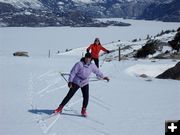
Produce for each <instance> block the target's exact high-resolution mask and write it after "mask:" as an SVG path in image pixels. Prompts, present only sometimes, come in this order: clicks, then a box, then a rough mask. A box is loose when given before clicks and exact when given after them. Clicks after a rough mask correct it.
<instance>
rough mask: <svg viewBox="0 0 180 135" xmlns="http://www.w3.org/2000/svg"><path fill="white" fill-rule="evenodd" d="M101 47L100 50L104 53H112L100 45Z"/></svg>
mask: <svg viewBox="0 0 180 135" xmlns="http://www.w3.org/2000/svg"><path fill="white" fill-rule="evenodd" d="M100 46H101V47H100V49H101V50H102V51H104V52H107V53H110V51H109V50H107V49H106V48H104V47H103V46H102V45H100Z"/></svg>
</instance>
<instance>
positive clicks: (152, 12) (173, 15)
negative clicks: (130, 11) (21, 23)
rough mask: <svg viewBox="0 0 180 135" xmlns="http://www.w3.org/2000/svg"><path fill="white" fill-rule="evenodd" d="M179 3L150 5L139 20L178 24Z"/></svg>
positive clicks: (179, 18) (176, 1)
mask: <svg viewBox="0 0 180 135" xmlns="http://www.w3.org/2000/svg"><path fill="white" fill-rule="evenodd" d="M179 5H180V1H179V0H174V1H172V2H166V3H158V4H155V3H153V4H150V5H149V6H148V7H147V8H146V9H145V10H144V11H143V14H142V15H141V16H140V18H143V19H144V18H145V19H149V20H163V21H174V22H175V21H176V22H180V6H179Z"/></svg>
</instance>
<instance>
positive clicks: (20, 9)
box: [0, 0, 179, 26]
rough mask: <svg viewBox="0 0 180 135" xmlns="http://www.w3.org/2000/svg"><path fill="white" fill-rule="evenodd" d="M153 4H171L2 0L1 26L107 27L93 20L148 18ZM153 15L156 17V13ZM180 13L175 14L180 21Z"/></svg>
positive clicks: (133, 0) (138, 0) (123, 0)
mask: <svg viewBox="0 0 180 135" xmlns="http://www.w3.org/2000/svg"><path fill="white" fill-rule="evenodd" d="M152 3H153V4H155V5H159V4H162V3H166V4H168V3H171V0H165V1H162V0H158V1H154V0H150V1H149V0H114V1H112V0H68V1H67V0H51V1H49V0H33V1H28V0H0V7H1V8H0V22H1V26H104V24H101V23H98V24H97V22H96V21H94V20H93V18H104V17H105V18H109V17H121V18H141V19H143V18H147V17H146V15H148V13H147V14H146V11H148V9H146V8H148V7H149V6H150V5H151V4H152ZM170 12H173V11H170ZM152 13H153V14H154V15H156V11H153V12H152ZM177 13H178V12H175V13H173V14H175V15H176V16H177V17H179V15H178V14H177ZM169 14H170V13H168V14H167V15H166V16H168V15H169ZM166 18H167V17H166ZM147 19H148V18H147ZM155 19H159V20H162V18H158V17H156V18H155ZM163 20H164V21H178V19H176V18H175V19H172V20H171V18H168V19H164V18H163ZM106 25H114V24H105V26H106ZM125 25H126V24H125Z"/></svg>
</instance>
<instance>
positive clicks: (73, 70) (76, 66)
mask: <svg viewBox="0 0 180 135" xmlns="http://www.w3.org/2000/svg"><path fill="white" fill-rule="evenodd" d="M79 66H80V65H79V62H78V63H76V64H75V65H74V67H73V68H72V69H71V72H70V75H69V79H68V81H69V82H73V79H74V77H75V75H76V74H77V72H78V70H79Z"/></svg>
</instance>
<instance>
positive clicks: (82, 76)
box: [68, 59, 104, 87]
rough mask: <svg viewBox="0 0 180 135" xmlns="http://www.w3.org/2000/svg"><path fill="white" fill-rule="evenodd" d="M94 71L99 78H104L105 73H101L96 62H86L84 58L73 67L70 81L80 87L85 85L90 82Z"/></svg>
mask: <svg viewBox="0 0 180 135" xmlns="http://www.w3.org/2000/svg"><path fill="white" fill-rule="evenodd" d="M92 72H93V73H94V74H96V76H97V77H98V78H104V75H103V73H101V71H100V70H99V68H97V66H96V65H95V64H94V63H89V64H85V62H84V60H83V59H82V60H81V61H79V62H77V63H76V64H75V65H74V67H73V68H72V69H71V72H70V75H69V80H68V81H69V82H73V83H75V84H77V85H78V86H79V87H83V86H85V85H87V84H88V83H89V76H90V75H91V73H92Z"/></svg>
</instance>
